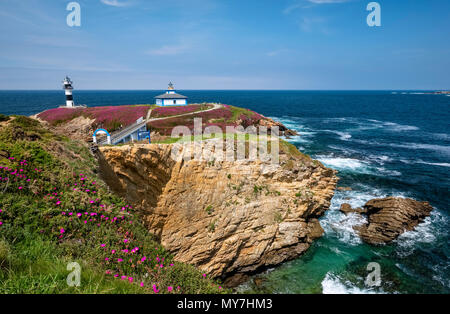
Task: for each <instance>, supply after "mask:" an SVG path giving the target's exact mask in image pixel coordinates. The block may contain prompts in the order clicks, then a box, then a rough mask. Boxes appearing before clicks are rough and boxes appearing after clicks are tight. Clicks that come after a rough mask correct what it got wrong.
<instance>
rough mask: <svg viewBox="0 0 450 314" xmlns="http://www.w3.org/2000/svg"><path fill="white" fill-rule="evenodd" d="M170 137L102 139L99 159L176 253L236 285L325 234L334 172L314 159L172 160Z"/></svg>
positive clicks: (119, 189)
mask: <svg viewBox="0 0 450 314" xmlns="http://www.w3.org/2000/svg"><path fill="white" fill-rule="evenodd" d="M206 142H207V141H205V142H203V144H204V145H207V143H206ZM174 145H176V144H169V145H158V144H146V145H144V144H135V145H132V146H128V145H124V146H120V147H100V152H99V163H100V165H101V168H100V172H101V174H102V176H103V178H104V180H105V182H107V183H108V185H109V187H110V188H111V189H112V190H114V191H115V192H116V193H118V194H120V195H122V196H124V197H126V198H127V199H128V201H130V202H132V203H133V204H134V205H135V207H136V208H137V209H138V210H141V211H142V213H143V216H144V217H145V224H146V226H147V228H148V230H149V231H150V232H151V233H153V234H154V235H156V236H157V237H158V238H159V240H160V242H161V244H162V245H163V246H164V247H165V248H166V249H167V250H169V251H170V252H171V253H172V254H173V255H174V256H175V259H176V260H178V261H182V262H187V263H191V264H193V265H195V266H197V267H198V268H200V269H202V270H203V271H204V272H205V273H207V274H209V275H210V276H212V277H215V278H221V279H222V280H224V283H225V285H227V286H235V285H237V284H239V283H241V282H242V281H244V280H246V279H248V275H249V274H254V273H256V272H258V271H261V270H263V269H266V268H267V267H271V266H275V265H278V264H280V263H282V262H285V261H288V260H291V259H294V258H296V257H298V256H299V255H300V254H302V253H303V252H305V251H306V250H307V249H308V248H309V246H310V245H311V243H312V242H313V241H314V240H315V239H317V238H318V237H320V236H321V235H322V234H323V229H322V227H321V226H320V224H319V221H318V218H319V217H320V216H321V215H323V214H324V212H325V211H326V210H327V209H328V208H329V206H330V201H331V198H332V196H333V194H334V190H335V188H336V184H337V177H336V175H335V174H336V173H335V171H333V170H331V169H328V168H326V167H324V166H323V165H322V164H321V163H320V162H317V161H316V162H313V160H310V159H309V158H303V159H301V158H297V157H295V158H294V157H292V156H288V155H287V154H283V155H280V165H277V164H271V163H270V162H263V161H259V160H256V161H248V160H243V161H234V162H231V161H196V160H187V161H186V160H174V159H172V158H171V150H172V148H173V147H174ZM287 160H289V167H287V166H283V165H286V161H287ZM299 192H301V193H299Z"/></svg>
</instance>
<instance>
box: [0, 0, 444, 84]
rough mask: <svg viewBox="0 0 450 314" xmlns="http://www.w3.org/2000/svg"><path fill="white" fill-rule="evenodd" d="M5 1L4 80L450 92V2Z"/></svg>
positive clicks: (0, 71)
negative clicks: (74, 9) (77, 22)
mask: <svg viewBox="0 0 450 314" xmlns="http://www.w3.org/2000/svg"><path fill="white" fill-rule="evenodd" d="M69 2H70V1H66V0H23V1H17V0H0V43H1V45H0V48H1V49H0V89H59V88H60V84H61V80H62V78H63V77H64V76H65V75H66V74H67V75H69V76H70V77H71V78H72V79H73V80H74V83H75V84H74V85H75V88H77V89H164V88H165V87H166V85H167V83H168V82H169V81H173V82H174V83H175V86H176V87H177V88H179V89H181V90H183V89H306V90H309V89H449V88H450V58H449V57H450V41H449V38H450V1H448V0H379V1H378V2H379V3H380V5H381V13H382V17H381V23H382V26H381V27H368V26H367V24H366V18H367V15H368V14H369V12H368V11H366V6H367V4H368V3H369V2H370V0H171V1H167V0H78V1H77V2H78V3H79V4H80V5H81V27H73V28H71V27H69V26H67V24H66V17H67V15H68V14H69V12H68V11H66V6H67V4H68V3H69Z"/></svg>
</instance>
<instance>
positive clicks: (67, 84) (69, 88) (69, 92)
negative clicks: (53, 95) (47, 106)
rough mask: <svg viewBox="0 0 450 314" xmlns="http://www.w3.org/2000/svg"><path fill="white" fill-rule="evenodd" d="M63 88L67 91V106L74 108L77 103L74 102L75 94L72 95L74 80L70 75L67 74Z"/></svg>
mask: <svg viewBox="0 0 450 314" xmlns="http://www.w3.org/2000/svg"><path fill="white" fill-rule="evenodd" d="M63 84H64V86H63V88H64V90H65V92H66V107H67V108H74V107H75V105H74V103H73V95H72V90H73V87H72V81H71V80H70V78H69V77H68V76H66V78H65V79H64V81H63Z"/></svg>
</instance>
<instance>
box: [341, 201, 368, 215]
mask: <svg viewBox="0 0 450 314" xmlns="http://www.w3.org/2000/svg"><path fill="white" fill-rule="evenodd" d="M339 210H340V211H341V212H343V213H344V214H346V215H348V214H350V213H357V214H365V213H366V212H367V210H365V209H364V208H361V207H358V208H352V206H351V205H350V204H348V203H343V204H342V205H341V208H340V209H339Z"/></svg>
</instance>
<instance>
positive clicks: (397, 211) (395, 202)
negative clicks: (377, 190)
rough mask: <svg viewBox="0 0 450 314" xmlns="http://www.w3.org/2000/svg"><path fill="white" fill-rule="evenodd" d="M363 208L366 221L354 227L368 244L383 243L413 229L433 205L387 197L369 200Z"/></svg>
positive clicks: (427, 214) (428, 213)
mask: <svg viewBox="0 0 450 314" xmlns="http://www.w3.org/2000/svg"><path fill="white" fill-rule="evenodd" d="M364 209H365V210H367V217H368V223H367V224H366V225H363V226H359V227H357V228H356V229H357V231H358V233H359V235H360V237H361V239H362V240H364V241H365V242H367V243H370V244H383V243H389V242H391V241H392V240H394V239H396V238H397V237H398V236H399V235H400V234H402V233H403V232H405V231H410V230H413V229H414V228H415V227H416V226H417V225H418V224H419V223H421V222H422V221H423V220H424V219H425V217H427V216H429V215H430V212H431V211H432V210H433V207H432V206H431V205H430V204H429V203H428V202H418V201H415V200H412V199H407V198H398V197H388V198H381V199H373V200H370V201H368V202H367V203H366V204H365V205H364Z"/></svg>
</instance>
